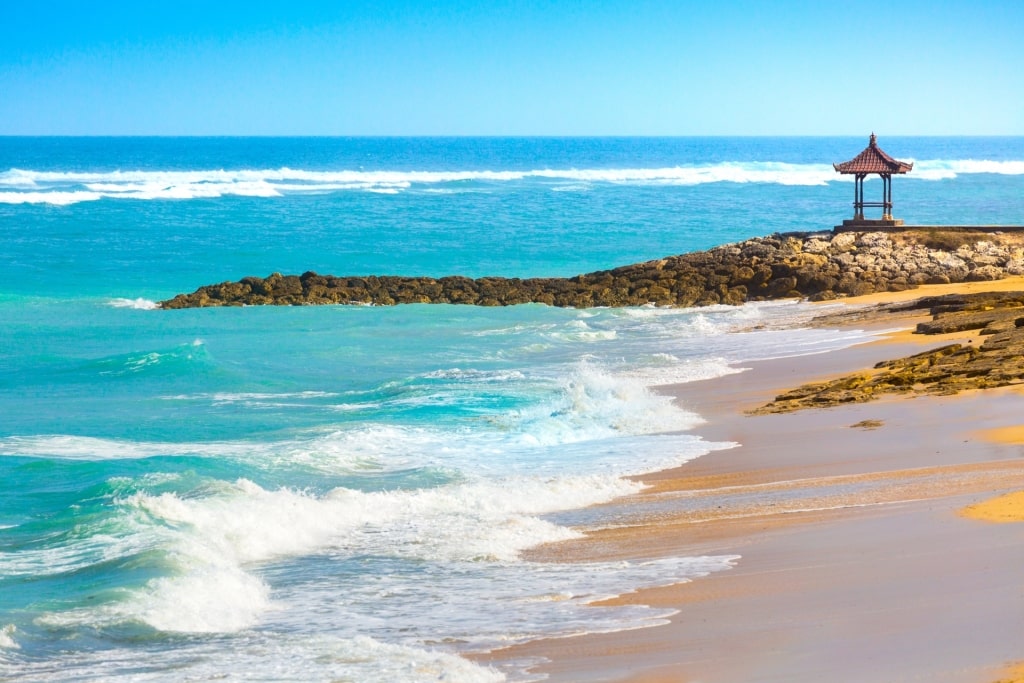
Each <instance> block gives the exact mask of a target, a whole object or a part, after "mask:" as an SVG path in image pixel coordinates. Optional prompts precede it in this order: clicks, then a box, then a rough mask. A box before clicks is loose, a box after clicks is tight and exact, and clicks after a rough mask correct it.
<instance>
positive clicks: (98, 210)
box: [0, 138, 1024, 681]
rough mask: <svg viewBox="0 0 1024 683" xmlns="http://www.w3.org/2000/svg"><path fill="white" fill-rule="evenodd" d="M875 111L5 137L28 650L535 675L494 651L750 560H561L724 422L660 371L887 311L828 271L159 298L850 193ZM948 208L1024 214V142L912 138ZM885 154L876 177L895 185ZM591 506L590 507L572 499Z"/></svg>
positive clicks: (474, 271)
mask: <svg viewBox="0 0 1024 683" xmlns="http://www.w3.org/2000/svg"><path fill="white" fill-rule="evenodd" d="M865 144H866V139H864V140H861V139H853V138H821V139H819V138H808V139H800V138H797V139H792V138H788V139H787V138H770V139H756V138H755V139H750V138H737V139H728V138H693V139H557V138H551V139H502V138H486V139H432V138H431V139H416V138H413V139H362V138H360V139H272V138H271V139H263V138H259V139H231V138H227V139H175V138H167V139H164V138H161V139H148V138H138V139H134V138H115V139H103V138H90V139H61V138H44V139H37V138H0V231H2V235H3V240H4V242H3V244H4V249H3V250H2V253H0V273H2V279H0V319H2V320H3V326H4V334H3V335H2V336H0V387H2V391H0V470H2V479H0V480H2V481H3V485H2V486H3V495H2V496H0V676H4V677H6V678H8V679H11V680H51V679H52V678H54V677H59V678H61V679H63V680H92V679H95V678H97V677H100V678H107V679H111V680H182V679H187V678H204V677H210V676H214V675H220V674H226V673H230V674H231V675H233V676H235V677H237V678H241V679H254V678H260V679H261V680H267V679H270V680H333V679H338V678H349V679H352V680H365V681H375V680H379V681H393V680H437V679H438V678H439V677H441V678H442V679H443V680H467V681H473V680H500V679H501V678H502V677H509V678H511V679H513V680H515V679H518V678H521V677H522V674H521V672H519V671H518V670H516V669H515V668H514V667H509V668H507V669H502V670H495V669H486V668H483V667H479V666H476V665H473V664H470V663H469V662H468V661H467V660H464V659H461V658H460V657H459V655H460V653H465V652H469V651H476V650H480V649H485V648H488V647H492V646H494V645H496V644H503V643H508V642H516V641H519V640H523V639H528V638H531V637H537V636H540V635H551V634H568V633H579V632H588V631H602V630H615V629H621V628H629V627H633V626H637V625H643V624H652V623H657V622H658V621H659V620H661V619H664V618H665V616H666V613H665V612H664V611H660V610H652V609H643V608H628V609H625V608H623V609H618V608H616V609H610V608H588V607H586V603H587V602H589V601H592V600H594V599H595V598H599V597H601V596H604V595H612V594H617V593H620V592H623V591H625V590H631V589H633V588H636V587H638V586H643V585H660V584H665V583H670V582H673V581H677V580H683V579H687V578H694V577H699V576H700V575H702V574H704V573H706V572H709V571H718V570H724V569H727V568H728V567H729V566H731V564H732V563H734V562H736V561H740V562H741V561H742V560H741V559H739V560H737V558H734V557H710V558H688V557H679V558H666V559H663V560H659V561H657V562H653V563H632V564H628V563H623V564H619V563H616V564H607V565H605V564H602V565H586V564H584V565H578V564H574V565H565V566H562V565H538V564H535V563H530V562H526V561H523V560H522V559H521V558H520V556H519V553H520V552H521V551H522V550H523V549H525V548H528V547H530V546H533V545H536V544H538V543H541V542H545V541H551V540H558V539H563V538H570V537H573V536H574V535H576V533H577V532H575V531H573V530H571V529H568V528H566V527H564V526H560V525H558V524H556V523H554V522H553V521H551V520H552V519H554V518H553V517H551V515H553V514H554V513H560V515H559V519H562V518H564V517H565V515H566V513H567V512H568V511H571V510H574V509H578V508H581V507H584V506H587V505H592V504H595V503H599V502H604V501H607V500H611V499H612V498H614V497H617V496H620V495H623V494H626V493H630V492H633V491H635V490H636V485H635V484H633V483H631V482H629V481H627V480H625V479H623V476H624V475H628V474H635V473H640V472H647V471H652V470H656V469H660V468H664V467H668V466H671V465H674V464H678V463H681V462H685V461H686V460H688V459H691V458H694V457H699V456H700V455H702V454H704V453H707V452H709V451H710V450H712V449H715V448H722V447H731V446H733V445H732V444H710V443H706V442H704V441H702V440H700V439H699V438H698V437H696V436H694V435H692V434H691V433H689V430H690V429H692V427H693V426H695V425H696V424H698V423H699V421H700V417H699V416H698V415H695V414H693V413H691V412H689V411H688V410H686V409H685V407H683V406H678V405H674V404H673V403H671V402H670V401H668V400H667V399H665V398H664V397H662V396H660V395H658V394H657V393H655V392H654V391H652V389H651V387H652V386H656V385H658V384H664V383H669V382H679V381H694V380H699V379H701V378H707V377H714V376H717V375H720V374H723V373H726V372H733V371H736V370H737V369H739V368H742V367H743V363H744V362H745V361H750V360H754V359H757V358H767V357H777V356H784V355H799V354H804V353H816V352H822V351H826V350H829V349H834V348H839V347H842V346H845V345H849V344H852V343H856V342H858V341H862V340H864V339H866V338H867V335H866V334H864V333H858V332H856V331H854V332H844V333H838V332H835V331H829V330H811V329H805V328H802V327H801V325H800V323H801V321H802V320H806V319H807V317H808V315H809V312H808V309H807V308H806V307H805V306H803V305H801V304H799V303H793V302H789V303H777V304H760V305H748V306H744V307H739V308H725V307H715V308H710V309H703V310H662V309H654V308H634V309H622V310H590V311H576V310H561V309H553V308H549V307H544V306H536V305H527V306H517V307H511V308H504V309H491V308H471V307H459V306H401V307H393V308H370V307H301V308H273V307H268V308H243V309H220V310H185V311H159V310H153V302H154V301H156V300H159V299H162V298H168V297H170V296H173V295H174V294H176V293H178V292H183V291H191V290H192V289H194V288H196V287H197V286H200V285H202V284H208V283H210V282H217V281H222V280H228V279H232V280H233V279H238V278H240V277H243V276H245V275H266V274H269V273H270V272H274V271H279V272H285V273H301V272H303V271H306V270H316V271H318V272H322V273H331V274H336V275H348V274H372V273H390V274H400V275H415V274H425V275H445V274H465V275H471V276H479V275H487V274H494V275H506V276H539V275H573V274H576V273H580V272H586V271H590V270H595V269H599V268H608V267H613V266H616V265H622V264H625V263H630V262H635V261H639V260H644V259H651V258H657V257H660V256H664V255H667V254H672V253H680V252H684V251H690V250H694V249H699V248H705V247H708V246H712V245H715V244H721V243H726V242H730V241H736V240H739V239H743V238H746V237H750V236H754V235H759V234H764V233H767V232H771V231H774V230H811V229H822V228H827V227H830V226H831V225H834V224H835V223H837V222H838V221H840V220H842V219H843V218H845V217H847V216H848V215H849V213H850V212H851V207H850V203H851V202H852V196H850V195H852V183H851V182H848V181H845V180H842V179H840V178H838V177H837V176H836V174H835V173H834V172H833V171H832V170H831V166H830V163H831V162H833V161H843V160H846V159H848V158H850V157H852V156H854V155H855V154H856V153H857V152H859V151H860V150H861V149H862V148H863V146H864V145H865ZM879 144H880V145H881V146H882V147H883V148H884V149H886V151H888V152H889V153H890V154H892V155H894V156H896V157H898V158H906V159H913V160H915V164H916V165H915V170H914V171H913V173H912V174H911V175H910V176H908V177H906V178H897V179H896V181H895V182H894V194H895V203H896V211H895V213H896V215H897V216H898V217H902V218H904V219H906V220H907V221H908V222H914V223H953V222H973V223H1016V224H1020V223H1021V222H1022V220H1024V218H1022V217H1024V192H1022V190H1024V140H1022V139H1019V138H1010V139H995V138H976V139H971V138H967V139H934V138H891V139H885V138H882V139H880V140H879ZM876 190H877V191H878V192H880V184H877V183H876V184H875V185H873V184H872V183H871V182H870V181H869V183H868V184H867V193H868V194H871V193H872V192H873V191H876ZM569 517H570V518H571V514H570V515H569Z"/></svg>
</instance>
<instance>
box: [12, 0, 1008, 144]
mask: <svg viewBox="0 0 1024 683" xmlns="http://www.w3.org/2000/svg"><path fill="white" fill-rule="evenodd" d="M872 130H873V131H875V132H877V133H879V134H880V135H886V136H892V135H1024V2H1022V1H1020V0H973V1H966V0H964V1H957V2H951V1H946V0H927V1H919V0H896V1H893V0H885V1H877V0H857V1H854V0H841V1H830V0H775V1H774V2H773V1H771V0H762V1H760V2H757V1H742V0H717V1H716V0H701V1H700V2H690V1H688V0H632V1H626V0H590V1H584V0H566V1H562V0H547V1H543V0H496V1H493V2H488V1H487V0H475V1H463V0H434V1H433V2H420V1H416V0H392V1H390V2H360V1H358V0H352V1H348V2H346V1H345V0H338V1H335V2H304V1H303V0H275V1H274V2H264V1H262V0H250V1H248V2H238V3H234V2H227V1H219V0H206V1H205V2H195V1H193V0H173V1H170V2H153V3H150V2H143V1H139V0H134V1H133V2H110V1H104V0H90V1H88V2H87V1H85V0H80V1H78V2H68V1H61V0H49V1H47V2H23V1H21V0H0V135H863V134H865V131H867V132H870V131H872Z"/></svg>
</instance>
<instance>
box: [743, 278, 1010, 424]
mask: <svg viewBox="0 0 1024 683" xmlns="http://www.w3.org/2000/svg"><path fill="white" fill-rule="evenodd" d="M916 309H922V310H924V309H927V310H928V311H929V312H930V313H931V315H932V319H931V320H930V321H926V322H923V323H920V324H918V326H917V330H916V332H917V333H918V334H929V335H934V334H947V333H951V332H965V331H969V330H978V335H977V336H978V341H979V342H980V343H966V344H947V345H944V346H940V347H939V348H936V349H931V350H929V351H924V352H922V353H918V354H914V355H912V356H908V357H906V358H898V359H896V360H889V361H884V362H882V363H878V364H877V365H876V366H875V367H874V369H873V370H872V371H868V372H862V373H857V374H853V375H848V376H846V377H842V378H839V379H836V380H832V381H829V382H820V383H815V384H806V385H804V386H802V387H799V388H797V389H794V390H792V391H788V392H786V393H784V394H780V395H779V396H777V397H775V400H774V401H772V402H771V403H769V404H767V405H765V406H762V407H761V408H758V409H757V410H755V411H753V412H754V413H755V414H765V413H785V412H791V411H794V410H799V409H801V408H825V407H829V406H834V405H840V404H844V403H863V402H865V401H870V400H873V399H875V398H878V397H879V396H881V395H884V394H908V393H917V394H955V393H958V392H960V391H963V390H965V389H988V388H993V387H1002V386H1007V385H1010V384H1021V383H1024V292H992V293H983V294H950V295H947V296H937V297H925V298H922V299H918V300H917V301H914V302H912V303H910V304H900V305H896V306H888V307H883V308H881V309H879V310H880V311H881V312H882V314H884V312H885V311H889V312H898V313H905V312H907V311H912V310H916ZM973 341H974V340H972V342H973Z"/></svg>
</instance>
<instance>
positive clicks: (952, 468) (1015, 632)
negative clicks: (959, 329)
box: [482, 278, 1024, 683]
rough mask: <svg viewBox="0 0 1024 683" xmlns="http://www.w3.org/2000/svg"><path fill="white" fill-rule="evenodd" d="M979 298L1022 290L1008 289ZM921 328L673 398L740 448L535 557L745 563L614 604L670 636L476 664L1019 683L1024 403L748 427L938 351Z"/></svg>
mask: <svg viewBox="0 0 1024 683" xmlns="http://www.w3.org/2000/svg"><path fill="white" fill-rule="evenodd" d="M977 287H979V285H970V286H966V287H965V286H964V285H960V286H953V287H928V288H921V289H918V290H913V291H910V292H902V293H898V294H888V295H880V296H876V297H872V298H870V299H868V301H871V302H882V301H891V300H898V299H912V298H917V297H920V296H925V295H930V294H937V293H947V292H948V291H965V289H975V288H977ZM980 288H981V289H982V290H985V289H987V290H995V289H1003V290H1010V289H1024V286H1022V283H1021V282H1020V279H1019V278H1014V279H1012V280H1009V281H1004V282H1000V283H983V285H980ZM859 301H864V300H859ZM880 324H881V323H880ZM914 324H915V319H913V318H906V319H905V320H902V321H900V324H899V327H900V328H903V330H904V331H902V332H897V333H893V334H889V335H887V336H886V337H885V338H882V339H880V340H879V341H878V342H875V343H870V344H865V345H861V346H857V347H853V348H849V349H846V350H843V351H840V352H835V353H829V354H824V355H817V356H804V357H799V358H793V359H784V360H772V361H764V362H758V363H751V364H748V369H747V370H746V371H744V372H742V373H739V374H734V375H729V376H726V377H721V378H717V379H714V380H709V381H703V382H694V383H690V384H684V385H676V386H671V387H665V388H664V391H667V392H670V393H671V394H672V395H674V396H675V397H676V399H677V401H679V402H680V403H681V404H682V405H683V406H684V407H687V408H689V409H691V410H693V411H695V412H697V413H698V414H700V415H701V416H702V417H704V418H706V420H707V422H706V423H705V424H703V425H701V426H699V427H697V428H696V429H695V430H694V433H696V434H698V435H700V436H701V437H703V438H704V439H706V440H708V441H731V442H737V443H739V444H740V446H739V447H736V448H732V449H727V450H719V451H714V452H712V453H710V454H708V455H705V456H703V457H701V458H698V459H697V460H694V461H691V462H689V463H687V464H685V465H684V466H682V467H680V468H678V469H675V470H671V471H666V472H661V473H657V474H654V475H649V476H646V477H644V478H643V481H644V482H645V483H647V484H648V485H649V487H648V488H647V489H646V490H645V491H644V492H643V493H641V494H639V495H636V496H633V497H631V498H629V499H625V500H619V501H616V502H615V503H613V504H612V505H610V506H608V510H607V512H608V513H609V514H610V515H611V516H612V517H613V518H614V519H615V520H616V525H615V527H614V528H610V529H601V530H596V531H592V532H590V533H588V534H587V536H586V538H584V539H582V540H580V541H573V542H568V543H563V544H558V545H553V546H546V547H543V548H540V549H538V550H536V551H535V552H534V557H537V558H544V557H558V558H560V559H563V560H564V559H567V558H569V559H580V560H590V559H612V558H619V559H645V558H653V557H660V556H672V555H684V556H685V555H705V554H708V555H712V554H713V555H739V556H740V559H739V560H738V561H737V562H736V566H735V567H734V568H733V569H731V570H728V571H724V572H718V573H715V574H712V575H710V576H708V577H705V578H702V579H698V580H695V581H693V582H690V583H684V584H676V585H672V586H667V587H662V588H657V589H650V590H643V591H640V592H637V593H635V594H630V595H626V596H621V597H619V598H616V599H615V600H612V601H609V602H611V603H616V602H632V603H639V604H646V605H652V606H657V607H669V608H672V609H675V610H678V613H677V614H676V615H675V616H674V617H672V618H671V621H670V623H668V624H666V625H664V626H658V627H652V628H647V629H640V630H635V631H628V632H619V633H613V634H605V635H586V636H579V637H572V638H562V639H554V640H545V641H537V642H533V643H528V644H525V645H521V646H517V647H514V648H510V649H508V650H504V651H499V652H496V653H492V654H491V655H489V656H487V657H483V658H482V659H484V660H485V661H486V660H487V659H496V660H504V659H515V660H519V661H528V660H534V659H536V660H537V661H539V662H541V663H540V664H538V665H537V666H536V667H535V668H534V669H533V672H534V673H535V674H537V675H539V676H547V677H548V680H551V681H629V682H635V683H641V682H643V683H660V682H667V681H673V682H676V681H679V682H697V681H706V682H718V683H739V682H749V681H764V682H767V681H779V682H782V681H850V682H853V681H892V682H896V681H943V682H947V681H948V682H949V683H993V682H994V681H1018V680H1022V679H1021V678H1020V676H1021V674H1022V671H1021V669H1020V668H1019V664H1018V663H1019V662H1020V661H1021V660H1024V575H1022V574H1021V571H1020V567H1021V566H1022V564H1024V523H1014V522H1016V521H1017V520H1019V519H1020V510H1021V507H1022V500H1021V497H1020V496H1019V495H1016V492H1018V491H1021V490H1024V457H1022V456H1024V432H1022V425H1024V392H1022V391H1021V390H1020V389H1019V388H1013V387H1007V388H1003V389H995V390H987V391H973V392H965V393H962V394H959V395H957V396H952V397H934V396H917V397H909V398H908V397H893V398H885V399H882V400H878V401H873V402H869V403H863V404H855V405H844V406H840V407H833V408H828V409H818V410H803V411H799V412H795V413H788V414H775V415H757V416H752V415H748V414H747V411H749V410H751V409H754V408H757V407H759V406H761V405H763V404H764V403H766V402H768V401H769V400H771V399H772V398H773V397H774V396H775V395H776V394H778V393H779V392H781V391H783V390H786V389H790V388H793V387H796V386H798V385H800V384H802V383H805V382H808V381H812V380H819V379H824V378H829V377H833V376H837V375H840V374H843V373H848V372H853V371H856V370H861V369H864V368H868V367H871V366H872V365H873V364H874V363H876V362H879V361H882V360H887V359H892V358H897V357H901V356H906V355H909V354H912V353H916V352H918V351H921V350H924V349H927V348H933V347H935V346H939V345H940V344H942V343H949V341H950V340H949V339H943V340H941V341H940V340H936V339H935V338H934V337H923V336H921V335H912V334H909V333H908V331H909V330H911V329H912V328H913V325H914ZM860 326H861V327H863V326H864V323H861V324H860ZM883 326H885V327H886V328H887V329H891V326H892V321H891V320H890V321H886V322H885V323H884V324H883ZM959 337H961V338H962V341H967V339H969V338H970V334H961V335H959ZM1008 494H1009V495H1008ZM990 501H991V502H990ZM983 504H985V505H990V506H992V507H990V508H987V507H984V505H983ZM972 506H973V507H972ZM999 521H1008V522H1010V523H997V522H999Z"/></svg>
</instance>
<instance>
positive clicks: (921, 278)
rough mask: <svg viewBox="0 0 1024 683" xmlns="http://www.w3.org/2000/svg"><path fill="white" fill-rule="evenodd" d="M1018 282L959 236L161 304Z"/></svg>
mask: <svg viewBox="0 0 1024 683" xmlns="http://www.w3.org/2000/svg"><path fill="white" fill-rule="evenodd" d="M1007 274H1010V275H1019V274H1024V239H1022V237H1021V236H1020V235H1019V234H992V233H975V232H961V231H934V230H932V231H907V232H896V233H883V232H869V233H855V232H845V233H839V234H836V235H833V234H832V233H829V232H821V233H791V234H776V235H771V236H769V237H758V238H754V239H750V240H746V241H744V242H739V243H736V244H729V245H725V246H721V247H715V248H714V249H710V250H708V251H701V252H695V253H691V254H683V255H680V256H670V257H668V258H664V259H659V260H656V261H648V262H646V263H638V264H634V265H629V266H623V267H621V268H615V269H612V270H602V271H597V272H594V273H588V274H586V275H577V276H575V277H571V278H528V279H519V278H499V277H483V278H479V279H470V278H467V277H460V276H450V277H442V278H438V279H435V278H429V277H398V276H368V277H334V276H331V275H318V274H317V273H313V272H307V273H303V274H302V275H281V274H280V273H274V274H272V275H270V276H269V277H266V278H259V277H246V278H242V279H241V280H240V281H238V282H224V283H221V284H216V285H208V286H205V287H200V288H199V289H197V290H196V291H195V292H193V293H191V294H179V295H178V296H176V297H174V298H173V299H170V300H168V301H163V302H161V304H160V305H161V307H162V308H196V307H203V306H242V305H260V304H277V305H305V304H373V305H388V306H389V305H394V304H403V303H452V304H474V305H478V306H508V305H512V304H522V303H529V302H535V303H544V304H548V305H551V306H563V307H576V308H586V307H591V306H640V305H645V304H655V305H658V306H684V307H685V306H706V305H711V304H741V303H744V302H746V301H761V300H765V299H781V298H794V297H807V298H810V299H812V300H827V299H835V298H839V297H844V296H856V295H862V294H870V293H872V292H880V291H900V290H905V289H908V288H912V287H916V286H917V285H920V284H926V283H927V284H939V283H949V282H963V281H971V280H978V281H984V280H995V279H999V278H1002V277H1004V276H1005V275H1007Z"/></svg>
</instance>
